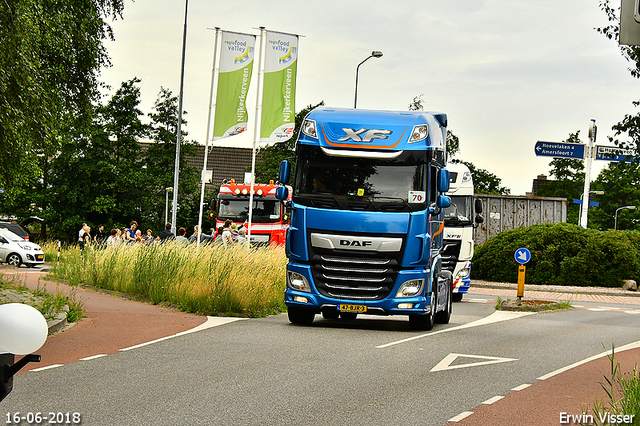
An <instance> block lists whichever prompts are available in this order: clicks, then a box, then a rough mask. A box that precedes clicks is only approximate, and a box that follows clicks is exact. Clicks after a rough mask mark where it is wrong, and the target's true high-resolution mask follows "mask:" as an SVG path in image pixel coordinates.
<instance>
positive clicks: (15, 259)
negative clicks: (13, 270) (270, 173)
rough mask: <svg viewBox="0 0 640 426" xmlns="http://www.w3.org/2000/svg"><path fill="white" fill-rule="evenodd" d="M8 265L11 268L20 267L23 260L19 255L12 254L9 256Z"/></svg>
mask: <svg viewBox="0 0 640 426" xmlns="http://www.w3.org/2000/svg"><path fill="white" fill-rule="evenodd" d="M7 263H8V264H9V265H11V266H15V267H19V266H20V265H21V264H22V258H21V257H20V255H19V254H18V253H11V254H10V255H9V256H7Z"/></svg>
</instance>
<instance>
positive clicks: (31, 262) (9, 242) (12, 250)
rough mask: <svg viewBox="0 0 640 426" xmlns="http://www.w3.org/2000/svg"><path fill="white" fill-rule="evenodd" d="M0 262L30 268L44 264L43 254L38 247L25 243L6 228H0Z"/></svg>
mask: <svg viewBox="0 0 640 426" xmlns="http://www.w3.org/2000/svg"><path fill="white" fill-rule="evenodd" d="M0 262H4V263H8V264H9V265H12V266H20V265H22V264H24V265H26V266H28V267H30V268H32V267H34V266H35V265H42V264H43V263H44V252H43V251H42V249H41V248H40V246H39V245H37V244H35V243H30V242H28V241H25V240H24V239H23V238H21V237H19V236H18V235H16V234H14V233H13V232H11V231H9V230H8V229H6V228H0Z"/></svg>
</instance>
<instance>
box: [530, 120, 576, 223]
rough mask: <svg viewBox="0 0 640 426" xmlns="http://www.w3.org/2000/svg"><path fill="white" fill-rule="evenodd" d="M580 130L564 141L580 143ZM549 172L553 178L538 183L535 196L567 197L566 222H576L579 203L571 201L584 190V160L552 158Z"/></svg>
mask: <svg viewBox="0 0 640 426" xmlns="http://www.w3.org/2000/svg"><path fill="white" fill-rule="evenodd" d="M579 135H580V131H579V130H578V131H577V132H576V133H571V134H569V137H568V138H567V139H566V140H565V141H564V142H567V143H581V141H580V138H579ZM549 166H550V167H551V170H550V172H549V174H550V175H551V176H552V177H553V178H554V179H553V180H549V181H547V182H545V183H543V184H541V185H540V188H539V189H538V191H536V194H535V195H537V196H540V197H561V198H566V199H567V222H569V223H578V214H579V212H580V205H579V204H575V203H574V202H573V200H574V199H580V198H581V195H582V193H583V191H584V176H585V173H584V160H580V159H573V158H554V159H553V160H551V162H550V163H549Z"/></svg>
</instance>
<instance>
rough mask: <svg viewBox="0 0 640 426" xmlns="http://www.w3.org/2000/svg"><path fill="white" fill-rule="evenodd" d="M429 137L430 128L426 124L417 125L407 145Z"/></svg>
mask: <svg viewBox="0 0 640 426" xmlns="http://www.w3.org/2000/svg"><path fill="white" fill-rule="evenodd" d="M427 136H429V126H427V125H426V124H417V125H415V126H413V130H412V131H411V136H409V141H408V142H407V143H414V142H420V141H423V140H425V139H426V138H427Z"/></svg>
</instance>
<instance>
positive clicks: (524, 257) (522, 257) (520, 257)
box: [513, 247, 531, 265]
mask: <svg viewBox="0 0 640 426" xmlns="http://www.w3.org/2000/svg"><path fill="white" fill-rule="evenodd" d="M513 257H515V258H516V262H518V263H520V264H521V265H524V264H525V263H527V262H528V261H530V260H531V252H530V251H529V249H526V248H524V247H521V248H519V249H518V250H516V252H515V253H514V254H513Z"/></svg>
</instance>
